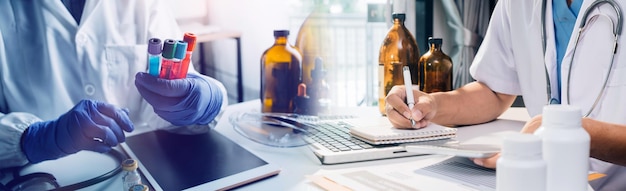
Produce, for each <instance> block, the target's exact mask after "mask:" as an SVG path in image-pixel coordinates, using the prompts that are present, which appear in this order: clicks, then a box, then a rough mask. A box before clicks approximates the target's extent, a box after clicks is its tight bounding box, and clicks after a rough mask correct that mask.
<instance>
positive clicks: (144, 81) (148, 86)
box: [135, 72, 193, 98]
mask: <svg viewBox="0 0 626 191" xmlns="http://www.w3.org/2000/svg"><path fill="white" fill-rule="evenodd" d="M192 85H193V84H192V83H191V82H190V79H188V78H185V79H175V80H167V79H161V78H157V77H154V76H152V75H150V74H148V73H144V72H139V73H137V74H136V75H135V86H137V89H139V90H140V93H141V94H142V95H144V93H146V94H156V95H159V97H181V96H185V95H187V94H189V90H190V89H191V86H192ZM144 98H146V97H145V95H144Z"/></svg>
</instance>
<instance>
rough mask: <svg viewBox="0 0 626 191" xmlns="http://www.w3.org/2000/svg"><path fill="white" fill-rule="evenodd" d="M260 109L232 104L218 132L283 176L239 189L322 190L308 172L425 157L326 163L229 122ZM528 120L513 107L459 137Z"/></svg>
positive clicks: (461, 131)
mask: <svg viewBox="0 0 626 191" xmlns="http://www.w3.org/2000/svg"><path fill="white" fill-rule="evenodd" d="M260 108H261V103H260V101H259V100H252V101H247V102H243V103H240V104H235V105H232V106H230V107H228V109H227V110H226V111H225V113H224V115H223V117H222V119H220V122H219V123H218V125H217V127H216V129H217V131H219V132H220V133H222V134H224V135H225V136H226V137H228V138H230V139H232V140H233V141H235V142H237V143H239V144H240V145H242V146H243V147H244V148H246V149H248V150H250V151H251V152H252V153H254V154H256V155H257V156H259V157H261V158H262V159H264V160H266V161H267V162H269V163H272V164H276V165H278V166H280V167H281V168H282V171H281V173H280V174H279V175H277V176H275V177H271V178H268V179H265V180H262V181H259V182H255V183H253V184H249V185H247V186H244V187H241V188H239V189H240V190H276V189H278V188H280V189H279V190H283V188H284V190H318V189H319V188H318V187H316V186H315V185H313V184H311V183H309V182H308V181H307V180H306V178H305V176H306V175H312V174H314V173H315V172H317V171H318V170H322V169H323V170H333V169H345V168H357V167H365V166H372V165H385V164H392V163H402V162H410V161H415V160H420V159H424V158H425V157H424V156H417V157H405V158H396V159H385V160H376V161H366V162H356V163H348V164H336V165H322V164H321V163H320V162H319V160H318V159H317V158H316V157H315V155H313V152H312V151H311V150H310V149H309V148H308V147H296V148H274V147H270V146H265V145H262V144H259V143H256V142H253V141H251V140H248V139H247V138H245V137H243V136H241V135H240V134H238V133H237V132H236V131H235V130H234V129H233V126H232V125H231V124H230V123H229V122H228V116H229V115H230V113H232V112H235V111H259V110H260ZM351 111H352V112H353V113H352V114H358V115H377V116H378V115H379V114H378V108H377V107H376V108H367V109H359V110H357V111H355V110H351ZM337 112H343V111H337ZM528 119H529V117H528V114H527V112H526V109H525V108H511V109H509V110H508V111H507V112H506V113H505V114H503V115H502V119H498V120H496V121H493V122H490V123H486V124H481V125H474V126H467V127H460V128H458V132H457V136H458V139H459V140H460V141H463V140H468V139H471V138H474V137H478V136H480V135H485V134H489V133H493V132H498V131H519V130H520V129H521V128H522V126H523V125H524V123H525V121H526V120H528ZM426 157H427V156H426Z"/></svg>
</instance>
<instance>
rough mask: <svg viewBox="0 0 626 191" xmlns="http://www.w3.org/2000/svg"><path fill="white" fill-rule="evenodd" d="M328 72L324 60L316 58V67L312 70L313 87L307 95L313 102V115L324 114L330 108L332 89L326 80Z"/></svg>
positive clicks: (308, 90) (310, 87) (308, 89)
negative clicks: (330, 92)
mask: <svg viewBox="0 0 626 191" xmlns="http://www.w3.org/2000/svg"><path fill="white" fill-rule="evenodd" d="M325 76H326V70H324V64H323V63H322V58H320V57H316V58H315V67H314V68H313V70H311V79H312V82H311V85H309V86H308V87H309V88H307V94H308V95H309V96H310V97H311V99H312V100H313V101H312V102H313V106H312V108H311V109H312V113H315V114H319V113H324V112H326V111H327V110H328V108H329V107H330V98H329V95H328V94H329V91H330V87H329V86H328V83H326V80H325Z"/></svg>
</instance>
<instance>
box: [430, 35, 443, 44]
mask: <svg viewBox="0 0 626 191" xmlns="http://www.w3.org/2000/svg"><path fill="white" fill-rule="evenodd" d="M428 44H439V45H441V44H443V39H441V38H433V37H428Z"/></svg>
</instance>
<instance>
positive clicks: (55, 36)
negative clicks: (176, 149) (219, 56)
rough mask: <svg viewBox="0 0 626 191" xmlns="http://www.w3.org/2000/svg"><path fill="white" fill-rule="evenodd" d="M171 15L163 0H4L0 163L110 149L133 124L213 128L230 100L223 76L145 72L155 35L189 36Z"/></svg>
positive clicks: (0, 51) (14, 163)
mask: <svg viewBox="0 0 626 191" xmlns="http://www.w3.org/2000/svg"><path fill="white" fill-rule="evenodd" d="M172 12H173V11H172V10H169V9H168V6H166V5H164V4H163V3H162V2H160V1H159V0H88V1H85V0H74V1H71V0H2V1H0V78H1V80H0V168H3V167H11V166H20V165H24V164H26V163H28V162H31V163H37V162H40V161H44V160H51V159H55V158H59V157H63V156H65V155H68V154H72V153H76V152H78V151H80V150H92V151H98V152H106V151H108V150H110V149H111V147H112V146H115V145H117V144H118V143H120V142H123V141H124V138H125V134H126V133H128V132H130V131H133V130H134V129H135V128H137V130H148V129H156V128H171V127H175V128H176V127H181V128H183V129H186V130H191V131H193V132H197V131H205V130H206V129H208V128H209V124H210V123H211V122H213V121H214V119H215V118H216V116H217V115H218V113H219V112H220V111H221V110H222V109H223V108H224V107H225V106H226V105H227V101H226V96H225V95H226V91H225V89H224V87H223V85H222V84H221V83H220V82H218V81H216V80H215V79H212V78H210V77H207V76H203V75H200V74H199V73H198V72H196V71H195V70H194V69H193V68H190V72H189V75H188V77H187V78H186V79H179V80H164V79H158V78H155V77H152V76H150V75H148V74H146V73H144V72H145V71H146V70H147V61H146V60H147V45H146V44H147V41H148V39H150V38H153V37H157V38H160V39H182V37H183V34H182V33H181V32H180V31H179V29H178V27H177V24H176V21H175V20H174V17H173V15H172ZM183 126H184V127H183ZM181 128H176V129H175V130H180V129H181ZM135 132H137V131H135Z"/></svg>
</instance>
